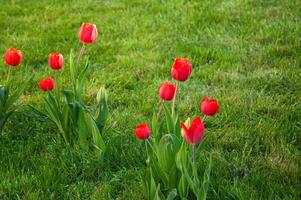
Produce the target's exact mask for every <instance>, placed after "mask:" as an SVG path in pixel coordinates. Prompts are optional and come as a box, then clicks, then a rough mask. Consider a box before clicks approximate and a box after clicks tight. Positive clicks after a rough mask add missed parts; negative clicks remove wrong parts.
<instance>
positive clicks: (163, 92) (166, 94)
mask: <svg viewBox="0 0 301 200" xmlns="http://www.w3.org/2000/svg"><path fill="white" fill-rule="evenodd" d="M175 91H176V86H174V85H173V84H171V83H167V82H165V83H162V84H161V85H160V88H159V96H160V97H161V99H162V100H165V101H170V100H172V99H173V98H174V96H175Z"/></svg>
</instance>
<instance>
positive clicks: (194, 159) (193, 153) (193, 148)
mask: <svg viewBox="0 0 301 200" xmlns="http://www.w3.org/2000/svg"><path fill="white" fill-rule="evenodd" d="M192 158H193V165H194V166H195V165H196V164H195V163H196V145H195V144H194V145H193V147H192Z"/></svg>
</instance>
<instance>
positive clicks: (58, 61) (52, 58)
mask: <svg viewBox="0 0 301 200" xmlns="http://www.w3.org/2000/svg"><path fill="white" fill-rule="evenodd" d="M63 64H64V58H63V55H62V54H60V53H58V52H53V53H51V54H49V66H50V68H52V69H54V70H59V69H61V68H62V67H63Z"/></svg>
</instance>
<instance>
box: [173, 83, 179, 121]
mask: <svg viewBox="0 0 301 200" xmlns="http://www.w3.org/2000/svg"><path fill="white" fill-rule="evenodd" d="M178 85H179V82H178V81H177V82H176V91H175V96H174V97H173V100H172V110H171V116H172V117H174V114H175V109H176V97H177V91H178Z"/></svg>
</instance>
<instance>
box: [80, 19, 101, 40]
mask: <svg viewBox="0 0 301 200" xmlns="http://www.w3.org/2000/svg"><path fill="white" fill-rule="evenodd" d="M97 35H98V33H97V28H96V25H95V24H91V23H83V24H82V26H81V28H80V31H79V34H78V37H79V39H80V40H81V41H82V42H83V43H86V44H91V43H93V42H94V41H95V40H96V38H97Z"/></svg>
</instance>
